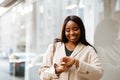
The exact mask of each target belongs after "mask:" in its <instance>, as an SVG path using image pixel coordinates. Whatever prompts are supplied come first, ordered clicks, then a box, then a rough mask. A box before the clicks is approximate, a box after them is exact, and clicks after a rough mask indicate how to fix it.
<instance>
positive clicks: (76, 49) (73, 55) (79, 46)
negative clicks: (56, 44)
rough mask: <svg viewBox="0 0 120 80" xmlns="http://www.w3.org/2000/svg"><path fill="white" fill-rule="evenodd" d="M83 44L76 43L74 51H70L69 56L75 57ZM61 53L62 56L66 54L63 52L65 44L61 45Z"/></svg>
mask: <svg viewBox="0 0 120 80" xmlns="http://www.w3.org/2000/svg"><path fill="white" fill-rule="evenodd" d="M84 46H85V45H83V44H82V43H78V44H77V46H76V48H75V49H74V51H73V52H72V54H71V55H70V57H75V56H76V55H77V54H78V53H79V52H80V51H81V50H82V49H83V48H84ZM61 48H62V49H61V52H62V53H61V54H63V55H64V56H66V52H65V44H63V45H62V47H61Z"/></svg>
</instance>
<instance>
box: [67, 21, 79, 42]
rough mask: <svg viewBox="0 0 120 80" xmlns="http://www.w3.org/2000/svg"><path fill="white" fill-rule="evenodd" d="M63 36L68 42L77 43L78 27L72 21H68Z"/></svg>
mask: <svg viewBox="0 0 120 80" xmlns="http://www.w3.org/2000/svg"><path fill="white" fill-rule="evenodd" d="M65 35H66V38H67V39H68V41H69V42H72V43H77V42H78V39H79V38H80V28H79V26H78V25H77V24H76V23H75V22H73V21H68V23H67V24H66V27H65Z"/></svg>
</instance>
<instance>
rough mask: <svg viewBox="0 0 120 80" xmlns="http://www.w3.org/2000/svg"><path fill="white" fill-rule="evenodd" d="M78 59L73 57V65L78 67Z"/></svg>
mask: <svg viewBox="0 0 120 80" xmlns="http://www.w3.org/2000/svg"><path fill="white" fill-rule="evenodd" d="M79 64H80V63H79V60H77V59H74V65H75V66H76V67H79Z"/></svg>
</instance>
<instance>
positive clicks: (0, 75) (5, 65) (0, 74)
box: [0, 58, 24, 80]
mask: <svg viewBox="0 0 120 80" xmlns="http://www.w3.org/2000/svg"><path fill="white" fill-rule="evenodd" d="M0 80H24V77H16V76H12V75H10V74H9V62H8V59H7V58H0Z"/></svg>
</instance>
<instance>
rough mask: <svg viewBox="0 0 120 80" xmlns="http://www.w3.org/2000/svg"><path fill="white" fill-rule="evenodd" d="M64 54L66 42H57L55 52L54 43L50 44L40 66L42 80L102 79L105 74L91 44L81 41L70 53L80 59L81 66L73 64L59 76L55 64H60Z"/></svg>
mask: <svg viewBox="0 0 120 80" xmlns="http://www.w3.org/2000/svg"><path fill="white" fill-rule="evenodd" d="M63 56H66V53H65V45H64V43H61V42H58V43H57V44H56V50H55V53H53V44H51V45H49V47H48V49H47V51H46V53H45V55H44V57H43V64H42V65H41V67H40V80H52V79H56V80H100V78H101V76H102V74H103V70H102V66H101V63H100V61H99V58H98V56H97V54H96V53H95V51H94V49H93V48H92V47H91V46H85V45H83V44H81V43H79V44H78V45H77V46H76V48H75V50H74V51H73V52H72V54H71V55H70V57H72V58H75V59H78V60H79V62H80V64H79V67H77V68H76V67H75V66H72V67H71V68H70V70H68V71H66V72H63V73H61V74H60V76H59V78H58V77H57V76H56V74H55V69H54V67H53V64H54V63H57V64H59V62H60V59H61V58H62V57H63Z"/></svg>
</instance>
